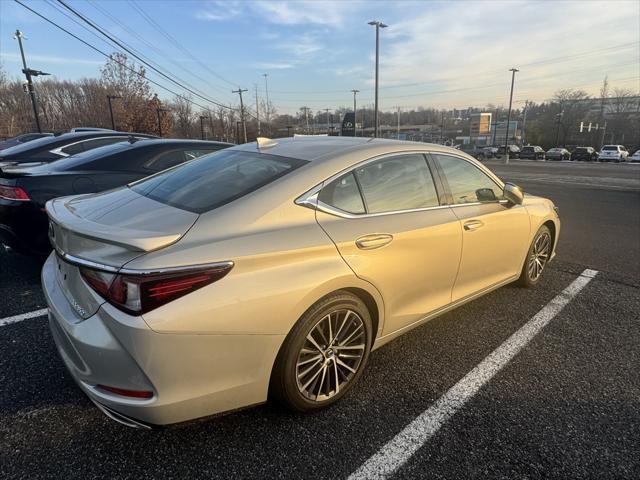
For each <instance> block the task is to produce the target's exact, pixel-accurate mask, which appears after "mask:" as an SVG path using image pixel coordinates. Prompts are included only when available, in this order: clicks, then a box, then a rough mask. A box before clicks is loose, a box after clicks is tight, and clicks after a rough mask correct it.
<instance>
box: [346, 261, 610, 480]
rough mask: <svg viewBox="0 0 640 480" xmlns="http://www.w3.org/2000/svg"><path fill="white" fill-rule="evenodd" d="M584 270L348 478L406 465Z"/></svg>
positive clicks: (580, 282)
mask: <svg viewBox="0 0 640 480" xmlns="http://www.w3.org/2000/svg"><path fill="white" fill-rule="evenodd" d="M597 273H598V272H597V271H596V270H589V269H587V270H585V271H583V272H582V273H581V274H580V276H579V277H578V278H576V279H575V280H574V281H573V282H572V283H571V285H569V286H568V287H567V288H565V289H564V290H563V291H562V292H561V293H560V294H558V295H557V296H556V297H555V298H554V299H553V300H551V301H550V302H549V303H548V304H547V305H545V306H544V307H543V308H542V310H540V311H539V312H538V313H537V314H536V315H535V316H534V317H533V318H532V319H531V320H529V321H528V322H527V323H526V324H525V325H523V326H522V327H521V328H520V329H519V330H518V331H517V332H515V333H514V334H513V335H511V337H509V338H508V339H507V340H506V341H505V342H504V343H502V345H500V346H499V347H498V348H496V349H495V350H494V351H493V352H492V353H490V354H489V356H487V357H486V358H485V359H484V360H483V361H482V362H480V363H479V364H478V365H476V367H475V368H474V369H473V370H471V371H470V372H469V373H467V374H466V375H465V376H464V378H462V380H460V381H459V382H458V383H456V384H455V385H454V386H453V387H452V388H451V389H450V390H449V391H447V392H446V393H445V394H444V395H443V396H442V397H440V399H438V401H437V402H436V403H435V404H433V406H431V407H429V408H428V409H427V410H425V411H424V412H422V413H421V414H420V415H419V416H418V417H417V418H416V419H415V420H413V421H412V422H411V423H410V424H409V425H407V426H406V427H405V428H404V429H403V430H402V431H401V432H400V433H398V434H397V435H396V436H395V437H394V438H392V439H391V440H390V441H389V442H388V443H387V444H386V445H384V446H383V447H382V448H381V449H380V450H378V452H377V453H376V454H374V455H373V456H372V457H371V458H369V459H368V460H367V461H366V462H365V463H364V464H363V465H362V466H361V467H360V468H359V469H358V470H356V471H355V472H354V473H352V474H351V475H350V476H349V480H360V479H386V478H388V477H389V476H391V475H392V474H393V473H394V472H396V471H397V470H398V469H399V468H400V467H402V465H404V464H405V463H406V462H407V461H408V460H409V459H410V458H411V457H412V455H413V454H414V453H415V452H416V451H418V449H419V448H420V447H422V446H423V445H424V444H425V443H426V442H427V441H428V440H429V439H430V438H431V437H433V436H434V435H435V434H436V433H437V432H438V430H439V429H440V427H442V426H443V425H444V424H445V423H446V422H447V420H449V419H450V418H451V417H452V416H453V415H454V414H455V413H456V412H457V411H458V410H460V409H461V408H462V407H463V406H464V404H465V403H466V402H467V401H468V400H469V399H470V398H471V397H473V396H474V395H475V394H476V393H477V392H478V390H480V388H481V387H482V386H483V385H484V384H486V383H487V382H488V381H489V380H491V378H493V376H494V375H495V374H496V373H498V372H499V371H500V370H501V369H502V368H503V367H504V366H505V365H506V364H507V363H509V361H510V360H511V359H512V358H513V357H514V356H515V355H516V354H517V353H518V352H519V351H520V350H522V348H524V347H525V346H526V345H527V344H528V343H529V342H530V341H531V340H532V339H533V338H534V337H535V336H536V335H537V334H538V333H539V332H540V330H542V329H543V328H544V327H545V326H546V325H547V324H548V323H549V322H550V321H551V320H553V318H554V317H555V316H556V315H557V314H558V313H560V312H561V311H562V309H563V308H564V307H565V306H566V305H567V304H568V303H569V302H570V301H571V300H572V299H573V298H574V297H575V296H576V295H577V294H578V293H579V292H580V290H582V289H583V288H584V287H585V286H586V285H587V284H588V283H589V282H590V281H591V279H593V278H594V277H595V276H596V275H597Z"/></svg>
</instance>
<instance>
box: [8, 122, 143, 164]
mask: <svg viewBox="0 0 640 480" xmlns="http://www.w3.org/2000/svg"><path fill="white" fill-rule="evenodd" d="M129 137H133V138H136V139H141V138H154V137H153V135H145V134H142V133H127V132H109V131H99V132H97V131H93V132H79V133H63V134H62V135H55V136H48V137H44V138H38V139H36V140H32V141H30V142H28V143H23V144H20V145H16V146H14V147H10V148H7V149H6V150H2V151H0V168H2V167H5V166H7V165H15V164H18V163H20V164H23V163H49V162H54V161H56V160H60V159H61V158H66V157H69V156H71V155H75V154H77V153H81V152H86V151H88V150H92V149H94V148H98V147H102V146H104V145H112V144H114V143H118V142H122V141H123V140H126V139H127V138H129Z"/></svg>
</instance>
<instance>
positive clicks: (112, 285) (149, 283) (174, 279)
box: [80, 263, 233, 315]
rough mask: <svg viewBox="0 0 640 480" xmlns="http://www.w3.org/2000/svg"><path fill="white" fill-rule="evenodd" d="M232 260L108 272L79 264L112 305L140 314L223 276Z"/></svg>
mask: <svg viewBox="0 0 640 480" xmlns="http://www.w3.org/2000/svg"><path fill="white" fill-rule="evenodd" d="M232 267H233V264H232V263H228V264H227V263H225V264H220V265H216V266H212V267H203V268H202V269H200V268H198V269H197V270H186V269H185V270H179V271H171V272H167V273H152V274H148V273H140V274H137V273H136V274H131V273H125V274H121V273H117V274H116V273H107V272H103V271H100V270H93V269H91V268H87V267H80V273H81V274H82V277H83V278H84V280H85V282H87V284H88V285H89V286H90V287H91V288H93V289H94V290H95V291H96V292H97V293H98V294H99V295H100V296H102V297H104V299H105V300H106V301H107V302H109V303H110V304H111V305H113V306H115V307H117V308H119V309H120V310H122V311H123V312H126V313H129V314H131V315H141V314H143V313H146V312H148V311H150V310H153V309H154V308H158V307H159V306H161V305H164V304H165V303H168V302H170V301H172V300H175V299H177V298H180V297H182V296H184V295H186V294H188V293H191V292H193V291H195V290H198V289H199V288H202V287H204V286H206V285H209V284H211V283H213V282H215V281H217V280H220V279H221V278H222V277H224V276H225V275H226V274H227V273H229V271H230V270H231V268H232Z"/></svg>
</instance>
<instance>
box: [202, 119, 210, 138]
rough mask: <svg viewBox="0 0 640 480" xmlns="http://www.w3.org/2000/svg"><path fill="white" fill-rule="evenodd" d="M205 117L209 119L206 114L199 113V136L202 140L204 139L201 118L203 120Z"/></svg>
mask: <svg viewBox="0 0 640 480" xmlns="http://www.w3.org/2000/svg"><path fill="white" fill-rule="evenodd" d="M205 118H208V119H210V118H209V117H207V116H206V115H200V136H201V138H202V140H204V139H205V138H204V122H203V120H204V119H205Z"/></svg>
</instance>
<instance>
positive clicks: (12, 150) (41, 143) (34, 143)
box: [1, 136, 61, 156]
mask: <svg viewBox="0 0 640 480" xmlns="http://www.w3.org/2000/svg"><path fill="white" fill-rule="evenodd" d="M60 138H61V137H55V136H53V137H51V136H49V137H42V138H36V139H35V140H31V141H30V142H26V143H19V144H18V145H16V146H14V147H9V148H7V149H6V150H3V151H2V154H1V155H2V156H5V155H7V156H8V155H16V154H21V153H25V152H29V151H31V150H32V149H36V148H39V147H46V146H47V145H49V144H50V143H54V142H56V141H57V140H59V139H60Z"/></svg>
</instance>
